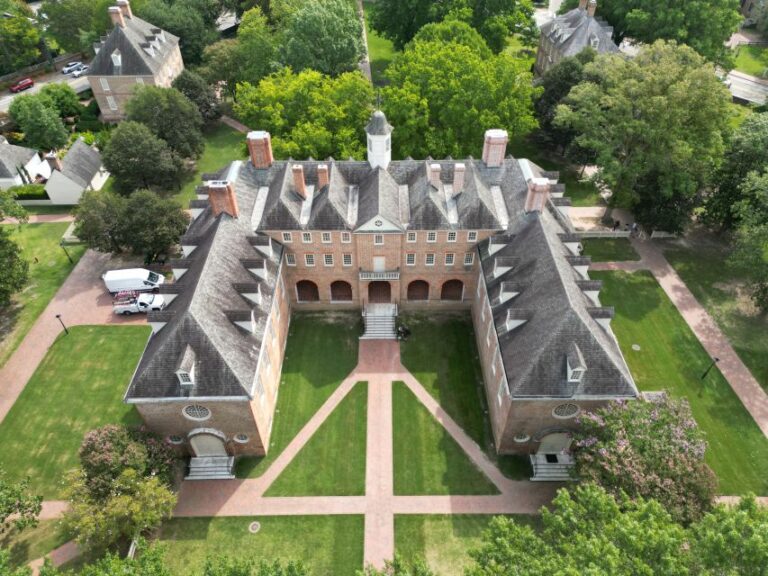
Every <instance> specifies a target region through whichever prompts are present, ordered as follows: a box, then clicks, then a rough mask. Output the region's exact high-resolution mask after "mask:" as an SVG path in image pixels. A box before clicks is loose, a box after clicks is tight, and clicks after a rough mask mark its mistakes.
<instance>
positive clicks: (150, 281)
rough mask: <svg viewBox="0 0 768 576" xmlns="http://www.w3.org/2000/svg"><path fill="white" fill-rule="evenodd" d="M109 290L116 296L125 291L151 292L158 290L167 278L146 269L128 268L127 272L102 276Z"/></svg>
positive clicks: (111, 272) (112, 272)
mask: <svg viewBox="0 0 768 576" xmlns="http://www.w3.org/2000/svg"><path fill="white" fill-rule="evenodd" d="M101 278H102V279H103V280H104V284H106V286H107V290H109V292H110V293H111V294H116V293H118V292H122V291H124V290H135V291H137V292H151V291H154V290H156V289H157V288H158V287H159V286H160V285H161V284H162V283H163V282H165V278H164V277H163V276H161V275H160V274H156V273H155V272H152V271H150V270H145V269H144V268H128V269H126V270H110V271H109V272H105V273H104V274H102V275H101Z"/></svg>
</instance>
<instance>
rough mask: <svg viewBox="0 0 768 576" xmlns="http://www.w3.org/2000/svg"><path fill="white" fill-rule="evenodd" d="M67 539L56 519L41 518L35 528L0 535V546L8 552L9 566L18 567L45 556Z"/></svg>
mask: <svg viewBox="0 0 768 576" xmlns="http://www.w3.org/2000/svg"><path fill="white" fill-rule="evenodd" d="M67 540H68V538H67V536H66V535H65V534H64V531H63V530H61V528H60V525H59V521H58V520H41V521H40V523H39V524H38V525H37V526H36V527H35V528H27V529H26V530H22V531H21V532H16V531H15V530H12V531H10V532H9V533H8V534H6V535H5V536H1V537H0V548H1V549H3V550H7V551H8V552H9V553H10V555H11V567H18V566H24V565H25V564H28V563H29V562H31V561H32V560H35V559H37V558H41V557H42V556H45V555H46V554H48V553H49V552H51V551H52V550H55V549H56V548H58V547H59V546H61V545H62V544H64V543H65V542H67Z"/></svg>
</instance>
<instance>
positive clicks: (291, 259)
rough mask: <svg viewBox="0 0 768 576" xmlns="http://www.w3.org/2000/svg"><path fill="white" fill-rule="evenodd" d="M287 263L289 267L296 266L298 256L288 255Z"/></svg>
mask: <svg viewBox="0 0 768 576" xmlns="http://www.w3.org/2000/svg"><path fill="white" fill-rule="evenodd" d="M285 263H286V264H288V266H296V254H286V255H285Z"/></svg>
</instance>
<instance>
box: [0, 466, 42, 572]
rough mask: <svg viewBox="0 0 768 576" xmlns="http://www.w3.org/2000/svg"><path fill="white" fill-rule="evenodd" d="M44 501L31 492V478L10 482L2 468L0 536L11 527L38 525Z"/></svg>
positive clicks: (21, 528)
mask: <svg viewBox="0 0 768 576" xmlns="http://www.w3.org/2000/svg"><path fill="white" fill-rule="evenodd" d="M42 502H43V499H42V497H40V496H35V495H33V494H31V493H30V491H29V479H26V480H22V481H21V482H10V481H8V480H7V479H6V478H5V472H4V471H3V470H2V469H0V537H2V536H4V535H5V534H6V533H7V532H8V531H9V530H10V529H16V530H23V529H24V528H27V527H29V526H36V525H37V517H38V516H39V514H40V510H41V509H42ZM0 566H2V564H0ZM0 574H2V572H0Z"/></svg>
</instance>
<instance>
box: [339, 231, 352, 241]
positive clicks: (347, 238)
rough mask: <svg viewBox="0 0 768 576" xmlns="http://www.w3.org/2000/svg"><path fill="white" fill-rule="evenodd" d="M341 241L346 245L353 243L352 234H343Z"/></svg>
mask: <svg viewBox="0 0 768 576" xmlns="http://www.w3.org/2000/svg"><path fill="white" fill-rule="evenodd" d="M341 241H342V243H344V244H349V243H350V242H352V234H350V233H349V232H342V233H341Z"/></svg>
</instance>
